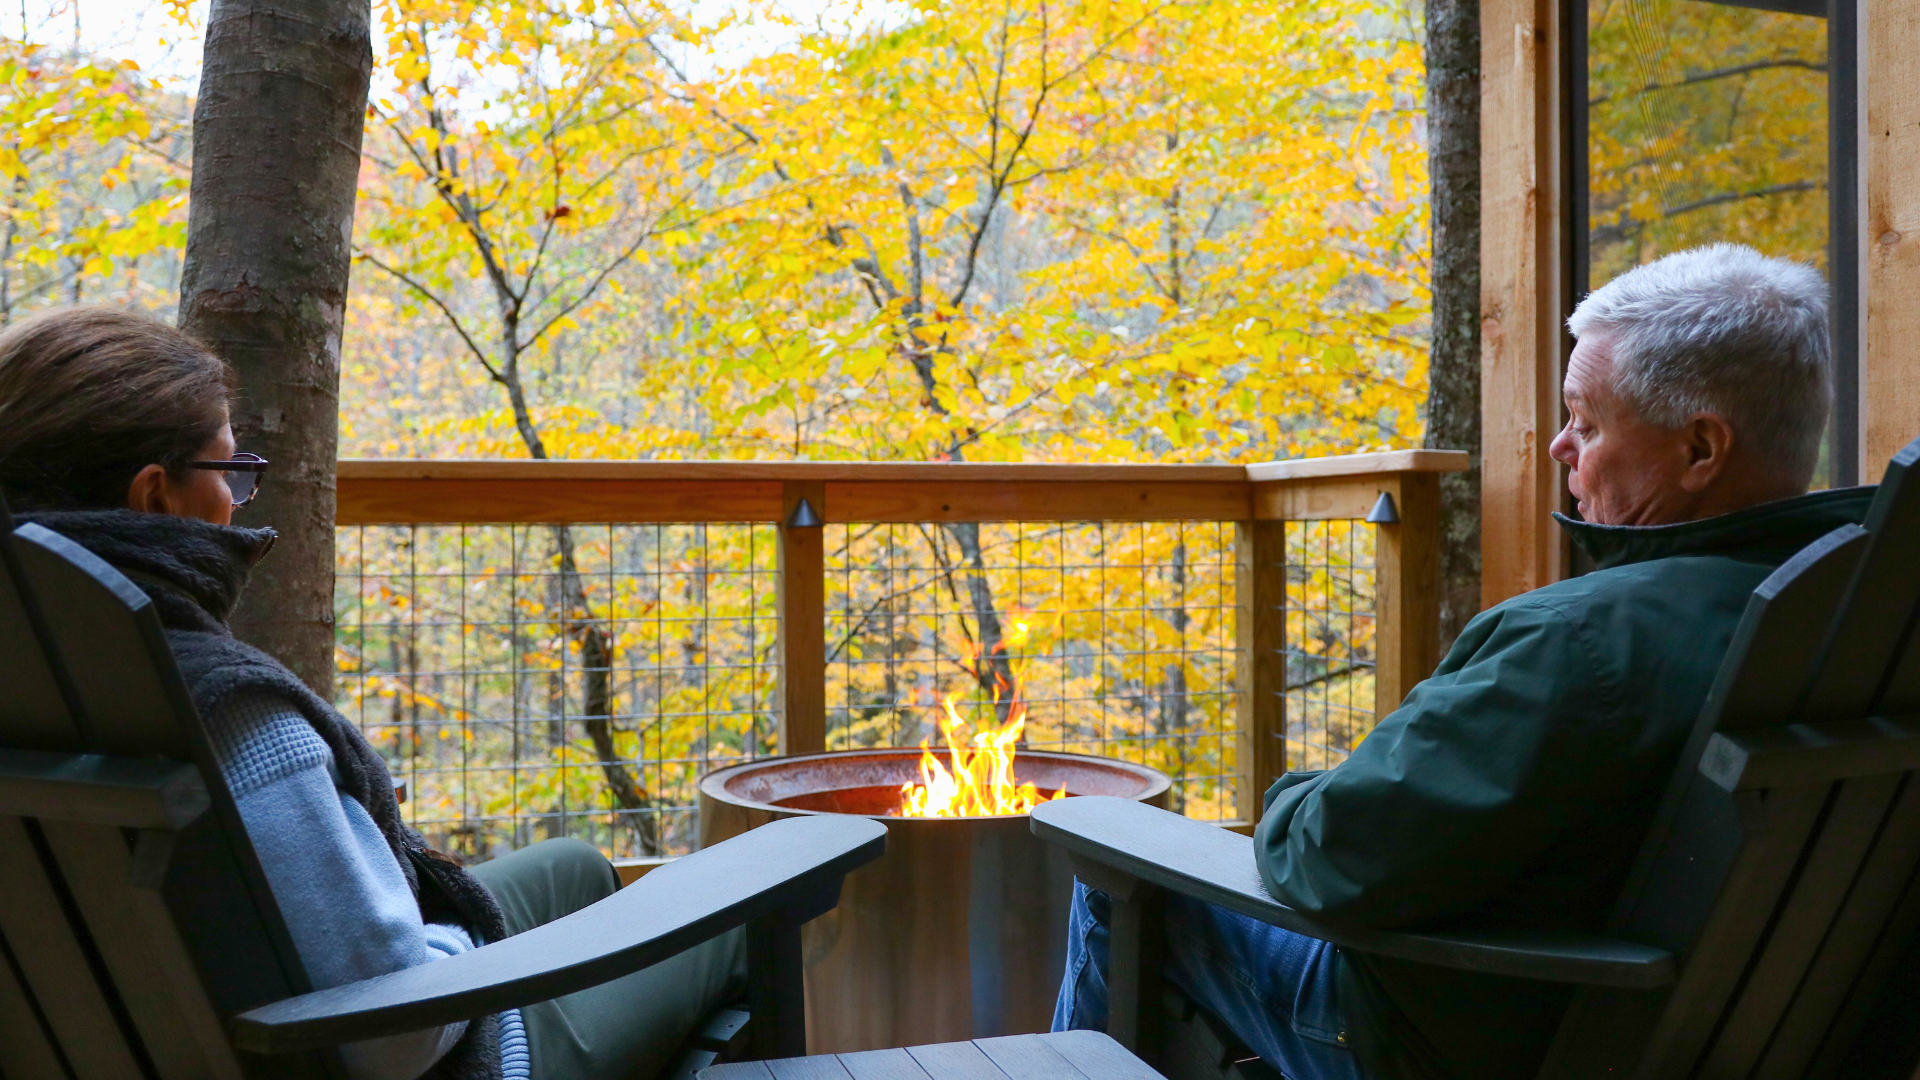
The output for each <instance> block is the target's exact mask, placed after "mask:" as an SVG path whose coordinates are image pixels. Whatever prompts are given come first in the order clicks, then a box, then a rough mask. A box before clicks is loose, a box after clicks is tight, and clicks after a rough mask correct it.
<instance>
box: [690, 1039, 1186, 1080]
mask: <svg viewBox="0 0 1920 1080" xmlns="http://www.w3.org/2000/svg"><path fill="white" fill-rule="evenodd" d="M696 1080H1166V1078H1165V1077H1162V1076H1161V1075H1160V1074H1159V1073H1157V1072H1154V1071H1153V1070H1152V1069H1149V1068H1147V1066H1146V1063H1145V1062H1143V1061H1141V1060H1140V1059H1139V1058H1137V1057H1134V1056H1133V1055H1132V1054H1129V1053H1128V1052H1127V1051H1126V1050H1125V1049H1124V1048H1123V1047H1121V1045H1120V1044H1119V1043H1117V1042H1114V1041H1113V1040H1112V1039H1110V1038H1108V1037H1107V1036H1106V1035H1105V1034H1103V1033H1101V1032H1098V1031H1057V1032H1054V1033H1053V1034H1051V1035H1007V1036H1004V1037H1001V1038H997V1039H975V1040H973V1041H972V1042H953V1043H940V1044H938V1045H934V1046H909V1047H907V1048H906V1049H904V1050H865V1051H862V1052H860V1053H857V1054H822V1055H820V1056H818V1057H804V1058H781V1059H779V1060H776V1061H741V1062H736V1063H734V1064H731V1065H715V1066H713V1067H711V1068H708V1069H702V1070H701V1071H700V1073H699V1075H698V1077H696Z"/></svg>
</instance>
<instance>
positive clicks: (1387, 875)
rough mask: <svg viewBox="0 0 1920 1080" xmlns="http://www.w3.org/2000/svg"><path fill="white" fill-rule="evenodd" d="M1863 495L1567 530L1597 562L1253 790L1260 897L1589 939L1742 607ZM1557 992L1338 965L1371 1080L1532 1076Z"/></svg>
mask: <svg viewBox="0 0 1920 1080" xmlns="http://www.w3.org/2000/svg"><path fill="white" fill-rule="evenodd" d="M1872 496H1873V489H1872V488H1851V489H1846V490H1841V491H1830V492H1819V493H1815V494H1812V495H1803V496H1801V497H1799V498H1795V499H1786V500H1782V501H1780V502H1774V503H1767V504H1764V505H1761V506H1756V507H1752V508H1749V509H1746V510H1742V511H1739V512H1737V513H1733V514H1727V515H1724V516H1721V517H1716V518H1709V519H1706V520H1703V521H1693V522H1687V523H1684V524H1680V525H1664V526H1657V527H1652V528H1632V527H1622V526H1603V525H1592V524H1587V523H1584V522H1575V521H1570V520H1567V519H1565V518H1560V523H1561V525H1562V527H1564V528H1565V529H1567V530H1568V532H1570V533H1571V534H1572V536H1573V539H1574V540H1575V542H1577V543H1578V544H1580V546H1581V547H1582V548H1584V549H1586V551H1587V552H1588V553H1589V554H1590V555H1592V556H1593V558H1594V561H1595V563H1596V564H1597V566H1598V567H1599V568H1598V569H1597V570H1595V571H1594V572H1593V573H1589V574H1586V575H1584V576H1582V577H1577V578H1573V579H1571V580H1568V581H1562V582H1559V583H1557V584H1554V585H1549V586H1547V587H1546V588H1544V589H1536V590H1534V591H1533V592H1530V593H1527V594H1525V595H1523V596H1517V597H1514V598H1513V599H1511V600H1508V601H1506V602H1505V603H1502V604H1499V605H1497V606H1495V607H1493V608H1490V609H1488V610H1487V611H1484V612H1482V613H1481V614H1480V615H1479V616H1478V617H1476V618H1475V619H1474V620H1473V621H1472V622H1471V623H1469V624H1468V625H1467V628H1466V630H1465V631H1464V632H1462V633H1461V635H1460V638H1459V640H1458V641H1456V642H1455V643H1454V645H1453V648H1452V649H1451V650H1450V651H1449V652H1448V653H1447V657H1446V659H1445V660H1444V661H1442V662H1441V664H1440V667H1439V668H1438V669H1437V670H1436V671H1435V672H1434V674H1433V677H1432V678H1430V679H1428V680H1427V681H1425V682H1423V683H1421V684H1420V685H1419V686H1416V687H1414V689H1413V691H1412V692H1411V693H1410V694H1408V695H1407V699H1406V701H1405V702H1404V703H1403V704H1402V705H1401V706H1400V708H1398V709H1396V710H1394V712H1393V713H1392V714H1391V715H1389V716H1388V717H1387V718H1386V719H1384V720H1382V721H1381V722H1380V724H1379V726H1378V727H1376V728H1375V729H1374V730H1373V732H1372V734H1370V735H1368V736H1367V738H1366V740H1365V741H1364V742H1362V743H1361V744H1360V746H1359V747H1358V748H1356V749H1355V750H1354V751H1353V754H1352V756H1351V757H1349V758H1348V759H1347V760H1346V761H1344V762H1342V763H1341V764H1340V766H1339V767H1338V768H1335V769H1331V770H1328V771H1326V772H1320V773H1290V774H1288V775H1286V776H1284V777H1282V778H1281V779H1280V780H1279V781H1277V782H1276V783H1275V784H1274V785H1273V787H1272V788H1270V789H1269V790H1268V791H1267V794H1266V813H1265V814H1264V815H1263V816H1262V818H1261V821H1260V827H1259V830H1258V832H1257V833H1256V834H1255V835H1256V837H1257V840H1258V844H1257V847H1256V850H1257V852H1258V858H1259V864H1260V874H1261V877H1262V878H1263V879H1264V880H1265V881H1266V884H1267V888H1268V890H1270V891H1271V892H1272V894H1273V896H1274V897H1275V898H1276V899H1278V900H1280V901H1281V902H1282V903H1285V904H1288V905H1290V906H1292V907H1294V908H1297V909H1299V910H1301V911H1304V912H1309V913H1312V914H1314V915H1317V916H1320V917H1323V918H1325V919H1327V920H1328V921H1330V922H1340V923H1347V924H1350V925H1356V926H1367V927H1410V926H1421V927H1431V926H1440V925H1444V924H1447V923H1449V922H1452V921H1456V920H1466V921H1470V922H1472V923H1473V924H1475V925H1480V926H1487V925H1498V926H1510V927H1536V928H1577V929H1591V930H1597V929H1600V928H1601V927H1602V926H1603V924H1604V923H1605V922H1606V919H1607V916H1608V914H1609V913H1610V910H1611V908H1612V907H1613V904H1614V902H1615V900H1616V899H1617V898H1618V896H1619V892H1620V888H1621V885H1622V882H1623V880H1624V878H1625V876H1626V873H1627V870H1628V868H1629V866H1630V865H1631V863H1632V861H1633V858H1634V854H1635V852H1636V851H1637V850H1638V848H1639V846H1640V842H1641V839H1642V837H1643V836H1644V834H1645V832H1646V829H1647V826H1648V823H1649V820H1650V818H1651V816H1652V814H1653V810H1654V806H1655V804H1657V803H1658V802H1659V799H1660V794H1661V792H1662V791H1663V790H1664V789H1665V787H1666V785H1667V782H1668V780H1669V779H1670V777H1671V775H1672V772H1673V768H1674V765H1675V761H1676V759H1677V757H1678V756H1679V752H1680V747H1681V744H1682V743H1683V742H1684V741H1685V738H1686V734H1687V731H1688V729H1689V728H1690V726H1691V725H1692V723H1693V721H1694V719H1695V718H1696V717H1697V716H1698V715H1699V712H1700V707H1701V704H1702V703H1703V702H1704V701H1705V700H1706V697H1707V691H1708V689H1709V688H1710V687H1711V686H1712V684H1713V679H1714V675H1715V672H1716V671H1717V670H1718V668H1719V666H1720V660H1721V657H1722V656H1723V655H1724V654H1725V652H1726V650H1727V645H1728V642H1729V641H1730V640H1731V639H1732V637H1733V631H1734V628H1735V626H1736V625H1737V624H1738V623H1739V621H1740V616H1741V613H1742V611H1744V610H1745V608H1746V606H1747V597H1748V594H1750V593H1752V592H1753V590H1754V587H1755V586H1757V585H1759V584H1760V582H1761V581H1762V580H1764V579H1765V578H1766V577H1767V575H1768V574H1770V573H1772V572H1773V570H1774V569H1775V568H1776V567H1778V566H1779V565H1780V564H1781V563H1782V562H1784V561H1786V559H1787V558H1788V557H1789V556H1791V555H1792V554H1793V553H1794V552H1796V551H1798V550H1799V549H1800V548H1802V547H1804V546H1805V545H1807V544H1808V543H1810V542H1812V541H1813V540H1815V539H1817V538H1819V537H1820V536H1822V535H1824V534H1825V533H1827V532H1829V531H1831V530H1832V529H1834V528H1837V527H1838V526H1840V525H1844V524H1848V523H1856V524H1857V523H1859V522H1860V521H1861V519H1862V518H1863V517H1864V516H1865V514H1866V510H1867V504H1868V502H1869V501H1870V500H1871V498H1872ZM1556 516H1557V515H1556ZM1570 995H1571V990H1570V988H1568V987H1565V986H1556V985H1552V984H1548V983H1541V982H1534V981H1529V980H1520V979H1509V978H1500V977H1493V976H1482V975H1472V974H1467V973H1462V972H1454V971H1447V970H1445V969H1441V968H1436V967H1432V966H1429V965H1425V964H1415V963H1409V962H1406V961H1399V960H1391V959H1388V958H1385V957H1380V956H1374V955H1369V954H1364V953H1356V952H1351V951H1345V950H1343V951H1342V954H1341V968H1340V1000H1341V1004H1342V1007H1343V1008H1344V1010H1345V1013H1346V1018H1347V1023H1348V1026H1349V1028H1350V1032H1349V1038H1350V1040H1351V1041H1352V1042H1353V1044H1354V1045H1355V1048H1356V1050H1357V1051H1358V1052H1359V1054H1360V1060H1361V1063H1362V1065H1363V1067H1364V1068H1365V1070H1366V1071H1367V1073H1368V1074H1369V1075H1370V1076H1372V1077H1374V1078H1375V1080H1402V1078H1406V1080H1438V1078H1449V1080H1507V1078H1512V1080H1532V1078H1533V1077H1534V1076H1535V1075H1536V1072H1537V1070H1538V1068H1539V1064H1540V1061H1541V1059H1542V1057H1543V1056H1544V1054H1545V1052H1546V1048H1547V1045H1548V1044H1549V1043H1550V1042H1551V1041H1552V1038H1553V1035H1554V1031H1555V1028H1556V1027H1557V1025H1558V1022H1559V1019H1560V1015H1561V1014H1562V1013H1563V1012H1564V1011H1565V1008H1566V1004H1567V1001H1568V999H1569V997H1570Z"/></svg>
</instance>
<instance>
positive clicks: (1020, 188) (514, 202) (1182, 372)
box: [351, 0, 1427, 460]
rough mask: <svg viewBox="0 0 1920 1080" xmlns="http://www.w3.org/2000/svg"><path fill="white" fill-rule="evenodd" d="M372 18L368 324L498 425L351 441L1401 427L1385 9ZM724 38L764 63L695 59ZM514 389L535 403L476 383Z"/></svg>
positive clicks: (938, 452)
mask: <svg viewBox="0 0 1920 1080" xmlns="http://www.w3.org/2000/svg"><path fill="white" fill-rule="evenodd" d="M383 12H384V15H385V18H386V25H387V26H388V27H389V37H388V42H387V44H388V48H389V50H390V52H391V53H392V55H393V57H394V59H393V62H392V64H391V65H390V70H391V71H392V73H393V75H394V80H393V82H392V83H391V84H390V85H388V86H387V88H386V89H385V90H384V91H381V92H377V93H376V99H377V100H376V108H375V120H376V123H375V124H374V125H373V126H372V127H371V128H370V131H369V141H368V145H369V152H370V153H369V158H370V162H371V163H372V164H371V167H370V168H369V170H368V173H367V176H368V179H367V183H366V185H365V198H364V199H363V203H362V207H361V218H360V233H361V238H362V246H363V256H364V259H365V263H364V265H366V266H368V267H369V268H370V269H371V268H384V269H383V270H382V272H383V273H384V274H385V276H386V279H387V283H386V284H385V285H384V286H383V285H382V284H379V283H376V282H374V281H373V280H371V279H372V275H364V276H362V277H361V278H359V279H358V280H357V281H356V289H357V290H361V291H363V292H367V293H368V294H369V295H367V296H366V297H364V298H363V303H362V306H361V309H360V310H361V312H362V314H363V317H365V316H371V315H372V314H373V312H374V310H375V309H384V311H385V314H383V315H381V316H380V317H382V318H397V319H400V320H402V321H405V322H408V323H411V324H413V325H417V326H421V327H422V328H423V332H424V333H426V334H428V335H429V336H432V335H436V334H437V335H439V336H438V337H437V338H436V339H435V340H436V342H437V349H436V351H437V355H436V356H435V357H434V359H435V360H437V361H440V362H442V363H443V364H445V365H447V369H448V370H452V371H456V372H463V373H464V374H463V375H461V376H460V377H459V378H457V379H455V380H453V385H450V386H448V387H447V388H446V389H447V391H448V392H449V393H451V394H454V395H458V396H460V397H461V400H462V402H463V403H466V404H480V403H483V402H484V403H485V404H484V405H482V409H481V421H480V423H479V425H478V426H479V428H480V429H481V430H479V431H475V430H471V428H472V427H473V425H468V430H460V429H457V428H455V427H454V426H453V425H452V424H451V423H444V422H443V423H439V424H433V423H424V424H423V423H421V422H420V411H419V410H408V411H406V412H404V413H401V414H397V415H395V416H393V417H392V418H391V421H390V422H383V421H381V420H380V419H379V418H377V417H374V416H366V417H362V418H360V423H361V424H362V425H363V426H362V428H361V429H360V430H358V431H356V432H354V433H353V434H352V436H351V437H352V438H360V439H362V440H364V441H366V442H368V443H373V444H376V445H397V444H398V443H400V442H408V443H409V444H410V445H414V446H420V445H423V444H424V445H428V446H436V447H443V448H449V449H451V448H459V449H464V450H466V451H467V452H507V453H516V454H517V453H524V452H526V446H527V441H526V438H525V436H524V435H523V434H521V433H520V432H518V431H517V430H516V425H517V424H518V422H519V421H522V420H524V421H526V422H527V423H530V424H532V425H533V426H534V427H535V428H536V429H537V430H538V431H539V432H540V434H541V438H542V441H543V442H547V441H549V440H547V437H546V436H547V434H548V433H549V432H551V434H552V436H553V437H552V439H551V440H550V441H551V443H552V445H550V446H548V447H547V449H548V450H549V451H550V452H552V453H553V454H554V455H555V456H606V455H622V456H630V455H647V456H696V455H697V456H720V457H736V456H737V457H789V456H811V457H852V458H907V459H921V460H925V459H937V458H942V457H952V456H964V457H968V458H972V459H976V460H994V459H1011V458H1024V459H1030V460H1034V459H1038V460H1046V459H1074V460H1082V459H1089V458H1091V459H1096V460H1097V459H1106V460H1113V459H1154V460H1181V459H1186V460H1222V459H1234V460H1245V459H1250V458H1261V457H1278V456H1289V455H1293V454H1298V453H1303V452H1312V451H1314V450H1319V449H1322V448H1326V447H1340V448H1343V449H1364V448H1370V447H1376V446H1383V445H1405V444H1407V443H1408V442H1410V441H1412V440H1414V439H1416V438H1417V437H1418V434H1419V428H1418V424H1419V422H1418V419H1417V417H1416V415H1415V409H1416V406H1417V403H1418V401H1419V400H1420V398H1421V397H1422V396H1423V394H1424V378H1423V364H1424V341H1423V339H1422V332H1423V320H1424V317H1425V311H1426V306H1427V301H1426V293H1425V283H1424V276H1425V275H1424V268H1425V244H1426V240H1425V187H1426V183H1425V171H1424V169H1425V166H1424V151H1423V150H1422V148H1421V146H1420V142H1419V138H1418V134H1419V132H1418V125H1419V122H1420V110H1421V89H1420V79H1421V70H1420V64H1419V50H1418V44H1417V26H1416V25H1415V24H1414V22H1413V21H1412V19H1411V16H1410V15H1409V13H1408V11H1407V10H1406V9H1405V7H1404V6H1402V5H1398V4H1395V3H1391V2H1385V0H1382V2H1378V3H1373V4H1360V5H1341V6H1339V8H1338V9H1337V10H1329V6H1328V5H1324V4H1319V3H1311V2H1305V0H1280V2H1277V3H1270V4H1262V5H1245V4H1236V3H1230V2H1226V0H1189V2H1183V3H1154V2H1138V0H1074V2H1069V3H1064V4H1062V3H1040V2H1035V0H1022V2H1014V3H1007V4H1003V5H1000V6H997V7H993V6H980V5H971V4H961V3H953V2H920V3H916V4H913V5H909V6H893V7H890V8H887V9H885V10H884V11H881V12H876V13H868V15H867V16H862V17H857V18H854V19H852V20H850V21H847V22H844V23H841V24H831V23H825V24H814V25H811V26H802V25H798V24H795V23H791V22H786V23H783V22H782V21H781V18H782V17H781V15H780V13H779V12H778V11H775V10H773V9H770V8H746V9H742V10H740V11H737V12H735V13H733V14H732V15H730V16H729V18H728V19H726V20H721V21H720V23H719V24H717V25H707V26H698V25H694V24H692V23H691V22H689V21H687V20H686V19H685V18H683V17H681V16H680V15H677V14H675V13H674V11H672V10H669V9H668V8H666V7H664V6H652V5H648V4H637V3H632V2H623V3H613V4H608V3H602V2H599V0H568V2H553V3H547V4H542V5H527V4H522V3H512V4H509V3H497V4H496V3H464V2H463V3H442V2H418V0H394V2H392V3H389V4H387V5H385V7H384V8H383ZM743 22H753V23H754V24H755V25H757V26H759V27H761V28H762V31H763V33H768V34H772V35H774V36H776V37H780V38H781V41H782V43H781V44H780V46H779V47H777V48H771V49H763V50H760V51H759V52H757V53H755V52H751V51H748V52H746V53H744V54H743V53H742V51H741V50H739V49H737V48H736V49H733V50H732V51H731V52H729V51H727V50H720V51H715V50H713V49H710V48H709V47H708V46H709V45H711V44H712V43H714V42H715V41H724V40H725V38H724V37H716V36H715V35H724V34H726V33H728V32H737V31H738V30H739V27H740V25H741V24H742V23H743ZM782 35H784V36H783V37H782ZM369 287H371V288H370V289H369ZM508 367H512V368H513V369H514V371H513V373H512V374H513V376H514V378H517V379H522V380H524V381H526V382H527V385H528V386H529V389H528V391H527V393H526V395H525V397H526V398H527V399H528V400H527V403H526V408H525V409H524V410H517V409H515V408H513V407H512V403H511V402H510V401H509V398H510V396H511V395H509V394H500V393H498V392H497V391H488V390H486V388H485V387H483V386H481V385H479V383H478V382H477V381H476V380H487V379H490V378H491V376H489V375H488V374H487V372H488V370H489V369H491V371H492V372H493V373H494V374H496V375H502V376H504V375H507V374H508V372H507V371H506V369H507V368H508ZM366 374H367V375H368V376H369V377H370V378H371V379H372V380H373V381H374V382H376V383H378V382H381V381H382V379H383V376H382V374H381V373H379V372H377V371H371V370H368V371H366ZM436 378H440V379H444V378H445V376H444V375H441V376H436ZM489 394H495V395H497V396H491V397H490V396H489ZM421 404H422V405H430V404H431V403H428V402H424V401H423V402H422V403H421ZM442 415H443V416H444V415H445V414H444V413H442ZM465 415H467V416H473V415H474V413H473V412H472V411H468V412H466V413H465ZM452 419H453V418H452V417H447V420H449V421H451V420H452ZM394 425H399V426H400V427H404V428H407V430H405V431H400V430H396V429H395V427H394ZM408 425H411V426H410V427H409V426H408Z"/></svg>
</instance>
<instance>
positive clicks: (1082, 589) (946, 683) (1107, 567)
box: [825, 522, 1238, 820]
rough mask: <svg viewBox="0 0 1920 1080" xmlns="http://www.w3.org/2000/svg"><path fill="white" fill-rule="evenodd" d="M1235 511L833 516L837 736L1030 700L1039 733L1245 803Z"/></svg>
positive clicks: (1218, 807) (936, 733)
mask: <svg viewBox="0 0 1920 1080" xmlns="http://www.w3.org/2000/svg"><path fill="white" fill-rule="evenodd" d="M1234 539H1235V531H1234V526H1233V524H1232V523H1230V522H1148V523H1132V522H1105V523H1100V522H1092V523H1072V524H1057V523H1050V522H1047V523H1043V522H1025V523H1008V524H971V523H949V524H905V525H901V524H851V525H833V526H828V531H827V535H826V537H825V544H826V573H827V594H826V595H827V605H826V606H827V640H826V652H827V746H828V748H829V749H849V748H854V747H868V746H913V745H916V744H918V743H919V742H920V741H921V740H930V741H931V743H932V744H933V745H934V746H935V747H939V746H941V745H943V739H944V736H943V732H942V730H941V722H940V721H941V718H942V717H943V716H945V715H946V711H945V707H944V703H945V702H946V701H947V700H949V699H952V702H953V707H954V711H955V713H956V714H957V715H958V716H959V717H960V718H961V719H963V720H964V721H965V722H966V723H967V724H968V730H969V731H972V730H978V728H979V727H981V726H982V725H985V724H995V725H999V724H1004V723H1006V722H1007V721H1008V720H1009V719H1010V716H1011V713H1012V710H1013V709H1014V708H1016V704H1015V703H1016V701H1017V702H1018V703H1019V705H1021V706H1024V708H1025V710H1026V716H1027V722H1026V729H1025V732H1024V740H1023V745H1025V746H1030V747H1033V748H1035V749H1042V750H1067V751H1075V752H1080V753H1089V754H1098V755H1101V756H1105V757H1115V758H1122V759H1125V760H1129V761H1134V762H1139V763H1142V764H1146V765H1151V766H1153V767H1155V768H1158V769H1161V770H1163V771H1165V772H1167V773H1168V774H1170V775H1171V776H1172V777H1173V780H1174V786H1173V789H1172V791H1171V793H1170V801H1169V805H1170V806H1171V807H1172V808H1174V809H1178V810H1182V811H1183V812H1185V813H1187V814H1188V815H1190V816H1194V817H1199V818H1205V819H1212V820H1220V819H1226V818H1231V817H1232V816H1233V813H1234V781H1233V774H1234V768H1235V760H1234V756H1235V749H1234V725H1235V723H1236V707H1237V701H1238V699H1237V691H1236V683H1235V638H1234V608H1233V605H1234Z"/></svg>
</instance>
